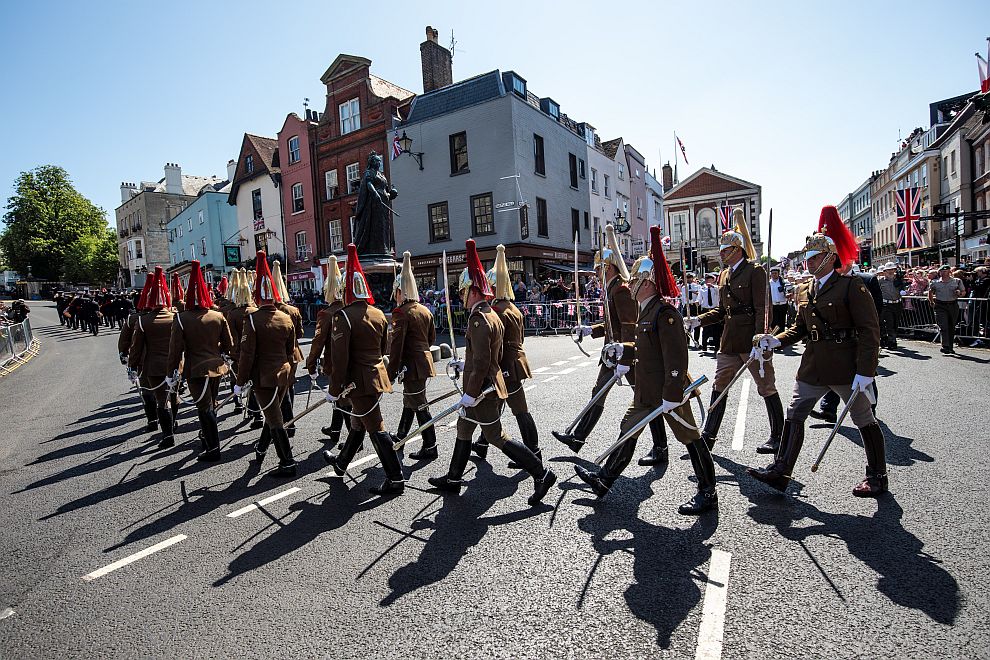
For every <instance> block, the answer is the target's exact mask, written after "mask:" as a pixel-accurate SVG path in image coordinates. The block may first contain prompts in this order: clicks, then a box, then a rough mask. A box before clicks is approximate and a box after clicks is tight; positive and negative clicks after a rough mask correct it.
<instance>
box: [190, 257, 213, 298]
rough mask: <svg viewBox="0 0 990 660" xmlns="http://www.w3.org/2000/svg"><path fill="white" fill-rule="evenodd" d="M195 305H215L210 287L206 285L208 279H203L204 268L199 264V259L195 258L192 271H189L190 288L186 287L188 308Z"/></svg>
mask: <svg viewBox="0 0 990 660" xmlns="http://www.w3.org/2000/svg"><path fill="white" fill-rule="evenodd" d="M193 307H199V308H200V309H210V308H211V307H213V297H212V296H210V288H209V287H208V286H206V280H205V279H203V270H202V269H201V268H200V266H199V261H195V260H194V261H193V262H192V272H190V273H189V288H188V289H186V309H192V308H193Z"/></svg>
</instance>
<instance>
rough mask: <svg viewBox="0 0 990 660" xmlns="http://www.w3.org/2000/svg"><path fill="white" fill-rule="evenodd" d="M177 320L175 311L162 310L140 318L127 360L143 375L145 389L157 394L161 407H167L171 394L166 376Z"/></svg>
mask: <svg viewBox="0 0 990 660" xmlns="http://www.w3.org/2000/svg"><path fill="white" fill-rule="evenodd" d="M174 316H175V315H174V314H173V313H172V311H171V310H168V309H165V308H158V309H155V310H152V311H150V312H148V313H147V314H143V315H142V316H140V317H138V320H137V324H136V326H137V327H135V329H134V335H133V337H132V339H131V348H130V355H129V356H128V360H127V363H128V366H130V368H131V369H135V370H137V372H138V373H139V374H140V377H141V380H140V384H141V387H142V388H143V389H144V391H145V392H146V393H147V392H151V393H153V394H154V396H155V400H156V401H158V404H159V405H164V403H165V399H166V396H167V394H168V386H167V385H166V384H165V376H166V375H167V374H168V351H169V346H170V344H171V338H172V319H173V317H174Z"/></svg>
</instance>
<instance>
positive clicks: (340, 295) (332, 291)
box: [323, 254, 344, 305]
mask: <svg viewBox="0 0 990 660" xmlns="http://www.w3.org/2000/svg"><path fill="white" fill-rule="evenodd" d="M323 299H324V300H326V301H327V304H331V305H332V304H333V303H334V302H336V301H338V300H343V299H344V276H343V275H341V274H340V266H338V265H337V256H336V255H334V254H331V255H330V256H329V257H327V278H326V281H325V282H324V283H323Z"/></svg>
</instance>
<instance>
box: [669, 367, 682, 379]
mask: <svg viewBox="0 0 990 660" xmlns="http://www.w3.org/2000/svg"><path fill="white" fill-rule="evenodd" d="M679 373H681V372H679V371H678V370H677V369H674V370H673V371H671V372H670V377H671V378H677V375H678V374H679Z"/></svg>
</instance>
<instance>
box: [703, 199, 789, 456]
mask: <svg viewBox="0 0 990 660" xmlns="http://www.w3.org/2000/svg"><path fill="white" fill-rule="evenodd" d="M732 217H733V219H734V221H735V227H734V230H733V231H727V232H725V233H723V234H722V238H721V240H720V241H719V246H720V247H719V252H718V256H719V259H720V260H721V261H722V264H723V266H724V268H723V269H722V272H721V274H720V275H719V281H718V290H719V305H718V307H716V308H715V309H712V310H710V311H707V312H705V313H704V314H702V315H701V316H699V317H697V318H693V319H689V320H686V321H685V322H684V328H685V329H686V330H688V331H689V332H690V331H692V330H694V329H695V328H697V327H699V326H701V327H704V326H706V325H710V324H713V323H723V324H724V326H723V329H722V339H721V341H720V343H719V349H718V354H717V355H716V356H715V383H714V385H713V386H712V398H711V403H715V400H716V399H717V398H719V395H721V394H722V392H723V391H724V390H725V388H726V387H728V385H729V382H730V381H732V377H733V376H735V375H736V372H737V371H739V370H740V369H741V368H742V366H743V365H744V364H745V363H746V361H747V360H749V358H750V353H752V349H753V335H755V334H756V333H757V328H759V329H760V330H762V329H763V323H764V320H765V314H766V295H767V274H766V271H764V270H763V266H761V265H759V264H758V263H756V262H755V261H753V257H754V253H753V252H752V249H753V248H752V241H751V240H750V238H749V230H748V229H747V228H746V216H745V214H744V213H743V211H742V209H738V208H737V209H735V210H734V211H733V212H732ZM747 257H749V258H747ZM761 371H762V372H763V373H762V374H761V373H760V372H761ZM749 373H750V375H751V376H752V377H753V381H754V382H755V383H756V391H757V392H759V394H760V396H761V397H763V401H764V402H765V403H766V407H767V416H768V417H769V419H770V437H769V438H768V439H767V441H766V443H764V444H763V445H761V446H759V447H757V448H756V451H757V452H758V453H760V454H772V453H773V452H775V451H777V447H778V446H779V445H780V434H781V432H782V431H783V428H784V406H783V404H782V403H781V401H780V394H778V393H777V384H776V378H775V376H774V371H773V364H772V363H771V362H769V361H756V360H753V361H751V362H750V365H749ZM726 402H727V397H722V400H721V401H720V402H719V404H718V405H717V406H715V407H713V408H710V409H709V410H708V417H707V419H706V420H705V427H704V430H703V431H702V432H701V435H702V436H703V437H704V439H705V442H707V443H708V448H709V449H711V448H713V447H714V446H715V441H716V439H717V436H718V430H719V427H720V426H721V425H722V417H723V416H724V415H725V405H726Z"/></svg>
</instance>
